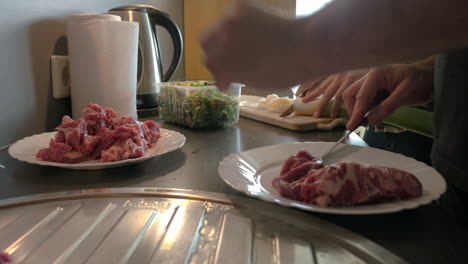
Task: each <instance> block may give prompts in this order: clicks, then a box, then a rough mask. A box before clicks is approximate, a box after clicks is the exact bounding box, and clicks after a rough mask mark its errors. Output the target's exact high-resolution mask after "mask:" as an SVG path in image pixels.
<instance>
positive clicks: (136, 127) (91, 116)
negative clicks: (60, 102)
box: [36, 104, 160, 163]
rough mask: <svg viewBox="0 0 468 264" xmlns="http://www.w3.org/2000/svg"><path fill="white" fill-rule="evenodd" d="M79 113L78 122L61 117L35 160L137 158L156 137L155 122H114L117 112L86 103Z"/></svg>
mask: <svg viewBox="0 0 468 264" xmlns="http://www.w3.org/2000/svg"><path fill="white" fill-rule="evenodd" d="M83 114H84V116H85V118H84V119H78V120H73V119H71V118H70V117H69V116H64V117H63V118H62V124H61V125H60V126H58V127H57V133H56V135H55V137H54V139H52V140H51V141H50V143H49V148H46V149H41V150H40V151H39V152H38V153H37V154H36V157H37V158H40V159H43V160H46V161H54V162H61V163H77V162H82V161H86V160H94V159H101V161H104V162H107V161H117V160H123V159H131V158H138V157H141V156H143V155H144V152H145V150H146V149H148V148H149V147H153V146H154V143H155V142H156V141H157V139H158V138H159V137H160V133H159V124H158V123H156V122H154V121H146V122H143V123H142V122H139V121H136V120H135V119H134V118H132V117H128V116H124V117H122V118H120V119H119V120H117V121H114V118H115V117H116V116H117V113H116V112H115V111H114V110H112V109H110V108H107V107H104V106H100V105H97V104H89V105H88V107H87V108H86V109H84V110H83Z"/></svg>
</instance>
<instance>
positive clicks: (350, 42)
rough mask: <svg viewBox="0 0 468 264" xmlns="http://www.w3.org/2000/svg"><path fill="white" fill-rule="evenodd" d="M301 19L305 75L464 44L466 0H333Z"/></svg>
mask: <svg viewBox="0 0 468 264" xmlns="http://www.w3.org/2000/svg"><path fill="white" fill-rule="evenodd" d="M304 25H305V26H304V30H305V31H306V34H305V35H306V36H307V37H305V39H303V40H302V41H303V43H304V46H303V52H305V53H306V54H305V56H303V58H304V60H303V61H302V65H303V66H304V67H303V68H304V69H307V71H309V72H308V73H306V72H304V78H308V77H307V76H310V75H315V76H320V75H327V74H330V73H334V72H339V71H344V70H349V69H357V68H367V67H370V66H374V65H381V64H388V63H398V62H406V61H409V60H415V59H420V58H422V57H427V56H429V55H433V54H436V53H439V52H443V51H447V50H451V49H456V48H462V47H465V46H466V47H468V27H467V26H466V25H468V1H466V0H446V1H436V0H335V1H334V2H332V3H331V4H329V5H328V6H327V7H325V8H324V9H323V10H321V11H320V12H318V13H317V14H315V15H312V16H310V17H308V18H305V19H304ZM311 61H315V62H316V63H311Z"/></svg>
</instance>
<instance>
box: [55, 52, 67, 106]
mask: <svg viewBox="0 0 468 264" xmlns="http://www.w3.org/2000/svg"><path fill="white" fill-rule="evenodd" d="M50 64H51V67H50V68H51V72H52V91H53V92H52V94H53V96H54V99H62V98H66V97H70V64H69V63H68V56H58V55H52V56H51V57H50Z"/></svg>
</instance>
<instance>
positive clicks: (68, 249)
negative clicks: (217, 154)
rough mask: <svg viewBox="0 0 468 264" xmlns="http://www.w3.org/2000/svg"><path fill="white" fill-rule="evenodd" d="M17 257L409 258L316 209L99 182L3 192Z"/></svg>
mask: <svg viewBox="0 0 468 264" xmlns="http://www.w3.org/2000/svg"><path fill="white" fill-rule="evenodd" d="M0 237H1V239H0V250H4V251H5V252H6V253H8V254H10V255H11V257H12V259H13V261H14V262H13V263H405V262H404V261H403V260H402V259H400V258H398V257H397V256H395V255H393V254H392V253H390V252H389V251H387V250H385V249H383V248H381V247H380V246H378V245H376V244H374V243H373V242H371V241H369V240H366V239H364V238H362V237H360V236H357V235H355V234H353V233H351V232H348V231H346V230H344V229H342V228H339V227H337V226H335V225H332V224H329V223H326V222H323V221H321V220H319V219H318V218H315V217H313V216H311V215H307V214H304V213H302V212H298V211H295V210H291V209H287V208H284V207H280V206H276V205H272V204H265V203H262V202H259V201H256V200H252V199H245V198H239V197H236V196H231V197H228V196H225V195H222V194H216V193H207V192H196V191H184V190H177V189H143V188H123V189H95V190H83V191H75V192H63V193H55V194H44V195H36V196H31V197H25V198H14V199H9V200H3V201H2V202H0Z"/></svg>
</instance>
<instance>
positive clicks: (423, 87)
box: [343, 60, 434, 130]
mask: <svg viewBox="0 0 468 264" xmlns="http://www.w3.org/2000/svg"><path fill="white" fill-rule="evenodd" d="M433 79H434V69H433V61H432V60H427V61H425V62H422V63H417V64H408V65H405V64H399V65H389V66H384V67H378V68H373V69H371V70H370V71H369V72H368V73H367V74H366V76H365V77H364V78H362V79H361V80H359V81H357V82H355V83H354V84H353V85H351V86H350V87H349V88H348V89H347V90H346V91H345V92H344V94H343V99H344V102H345V106H346V110H347V111H348V114H349V116H350V121H349V122H348V125H347V128H348V129H349V130H354V129H356V127H357V126H358V125H359V123H360V121H361V120H362V118H363V116H364V115H365V114H366V113H367V112H368V111H371V112H370V113H369V115H368V117H367V120H368V122H369V125H377V124H379V123H381V122H382V121H383V120H384V119H385V118H386V117H387V116H389V115H390V114H391V113H393V111H395V110H396V109H397V108H399V107H400V106H404V105H409V106H414V105H418V104H422V103H425V102H427V101H428V100H429V99H430V98H431V97H432V94H433V86H434V80H433Z"/></svg>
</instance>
